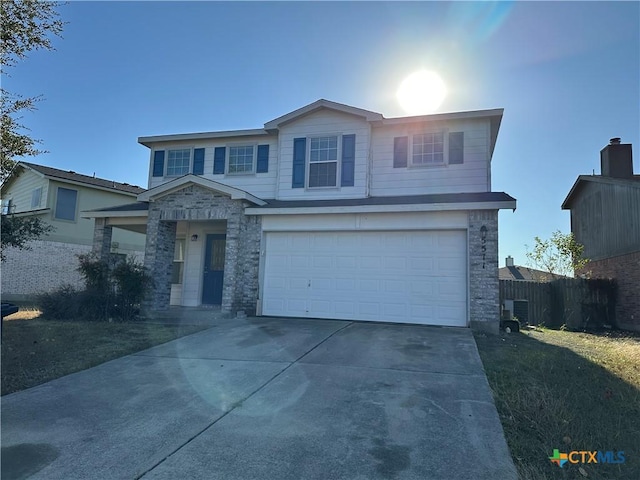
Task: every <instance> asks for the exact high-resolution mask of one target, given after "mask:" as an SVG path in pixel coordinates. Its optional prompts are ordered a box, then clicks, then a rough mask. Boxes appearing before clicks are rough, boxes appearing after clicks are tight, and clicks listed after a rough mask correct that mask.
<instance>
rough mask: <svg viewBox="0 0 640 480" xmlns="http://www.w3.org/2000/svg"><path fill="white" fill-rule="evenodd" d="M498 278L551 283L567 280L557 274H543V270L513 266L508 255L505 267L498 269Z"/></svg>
mask: <svg viewBox="0 0 640 480" xmlns="http://www.w3.org/2000/svg"><path fill="white" fill-rule="evenodd" d="M498 278H499V279H500V280H526V281H530V282H551V281H552V280H558V279H560V278H568V277H566V276H564V275H558V274H557V273H550V272H545V271H544V270H536V269H535V268H529V267H523V266H520V265H514V263H513V257H512V256H511V255H509V256H508V257H507V258H506V259H505V266H504V267H501V268H499V269H498Z"/></svg>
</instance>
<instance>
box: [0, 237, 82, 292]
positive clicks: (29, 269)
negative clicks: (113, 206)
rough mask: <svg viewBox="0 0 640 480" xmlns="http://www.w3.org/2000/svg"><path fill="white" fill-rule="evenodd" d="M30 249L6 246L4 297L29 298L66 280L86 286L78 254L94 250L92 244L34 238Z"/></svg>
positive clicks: (48, 290) (69, 282)
mask: <svg viewBox="0 0 640 480" xmlns="http://www.w3.org/2000/svg"><path fill="white" fill-rule="evenodd" d="M29 245H30V246H31V250H18V249H17V248H7V249H6V256H7V258H6V260H5V261H4V262H2V298H3V299H5V300H11V299H14V300H22V299H29V298H31V297H33V296H35V295H37V294H39V293H44V292H50V291H52V290H55V289H56V288H58V287H61V286H62V285H65V284H70V285H73V286H74V287H76V288H82V287H84V282H83V280H82V277H81V276H80V273H78V271H77V268H78V259H77V257H76V256H77V255H80V254H86V253H89V252H90V251H91V246H89V245H77V244H71V243H61V242H51V241H48V240H35V241H33V242H30V243H29Z"/></svg>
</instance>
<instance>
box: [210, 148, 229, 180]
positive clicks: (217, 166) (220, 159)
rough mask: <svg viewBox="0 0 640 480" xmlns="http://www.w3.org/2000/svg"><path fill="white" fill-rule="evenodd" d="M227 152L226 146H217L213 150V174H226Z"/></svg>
mask: <svg viewBox="0 0 640 480" xmlns="http://www.w3.org/2000/svg"><path fill="white" fill-rule="evenodd" d="M226 154H227V149H226V147H216V149H215V150H214V152H213V174H214V175H220V174H224V162H225V155H226Z"/></svg>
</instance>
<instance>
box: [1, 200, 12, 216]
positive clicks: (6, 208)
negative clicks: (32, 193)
mask: <svg viewBox="0 0 640 480" xmlns="http://www.w3.org/2000/svg"><path fill="white" fill-rule="evenodd" d="M14 207H15V205H14V204H13V200H11V199H8V200H4V201H3V202H2V215H9V214H10V213H13V211H14Z"/></svg>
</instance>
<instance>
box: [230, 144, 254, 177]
mask: <svg viewBox="0 0 640 480" xmlns="http://www.w3.org/2000/svg"><path fill="white" fill-rule="evenodd" d="M254 153H255V149H254V148H253V145H242V146H232V147H229V170H228V172H227V173H230V174H240V173H253V170H254V168H253V165H254Z"/></svg>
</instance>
